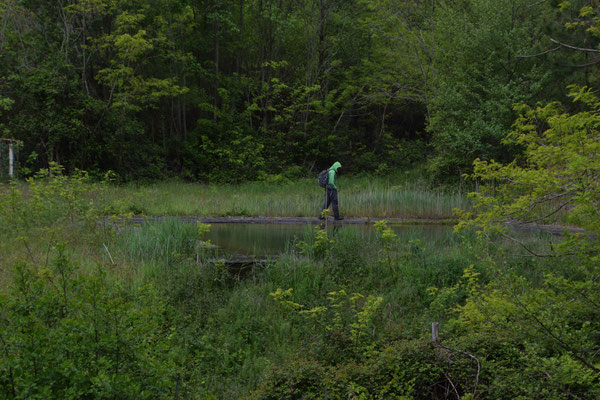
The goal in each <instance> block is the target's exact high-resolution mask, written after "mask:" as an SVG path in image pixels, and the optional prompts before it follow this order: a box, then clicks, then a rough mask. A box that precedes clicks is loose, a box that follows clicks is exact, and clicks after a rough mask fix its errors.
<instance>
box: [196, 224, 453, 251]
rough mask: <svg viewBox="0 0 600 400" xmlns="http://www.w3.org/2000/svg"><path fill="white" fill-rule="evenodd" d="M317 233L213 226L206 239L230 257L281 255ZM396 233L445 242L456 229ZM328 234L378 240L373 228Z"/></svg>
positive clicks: (410, 228)
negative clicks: (353, 235)
mask: <svg viewBox="0 0 600 400" xmlns="http://www.w3.org/2000/svg"><path fill="white" fill-rule="evenodd" d="M315 229H316V227H314V226H311V225H308V224H307V225H302V224H298V225H284V224H211V227H210V231H209V233H208V234H207V235H206V236H205V239H207V240H210V241H211V243H213V244H215V245H217V246H219V248H221V249H222V250H223V251H224V252H226V253H229V254H236V255H255V256H257V255H277V254H281V253H282V252H285V251H286V250H287V249H288V248H289V247H290V246H295V244H296V243H298V242H299V241H302V240H305V238H306V237H308V236H307V235H311V232H313V231H314V230H315ZM392 229H393V230H394V232H395V233H396V235H398V239H399V240H405V241H408V240H423V241H424V242H427V243H431V242H441V241H445V240H447V239H449V238H450V237H451V236H452V227H451V226H448V225H399V226H392ZM328 231H329V236H330V237H335V235H339V234H345V233H356V234H357V235H359V236H360V237H361V238H363V239H364V240H365V241H371V240H375V235H376V232H375V228H374V227H373V225H336V226H334V227H332V226H330V227H329V228H328ZM352 231H354V232H352Z"/></svg>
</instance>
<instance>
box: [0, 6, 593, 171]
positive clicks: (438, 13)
mask: <svg viewBox="0 0 600 400" xmlns="http://www.w3.org/2000/svg"><path fill="white" fill-rule="evenodd" d="M597 13H598V5H597V4H596V2H590V1H588V0H577V1H571V2H566V1H564V2H563V1H558V0H553V1H541V2H528V1H524V0H464V1H440V0H426V1H402V2H396V1H390V0H351V1H349V0H344V1H339V0H320V1H316V0H310V1H303V2H296V1H282V0H237V1H232V2H225V1H222V0H168V1H165V0H160V1H158V0H153V1H139V0H65V1H56V2H48V1H39V0H30V1H29V0H28V1H15V0H2V1H0V28H1V29H0V116H1V118H2V121H1V122H0V132H2V133H1V135H2V136H10V137H14V138H16V139H20V140H23V142H24V147H23V149H22V151H21V155H20V161H21V164H22V167H23V172H25V173H26V174H27V173H30V172H32V171H36V170H37V169H38V168H40V167H47V166H48V165H49V163H50V162H58V163H60V164H62V165H64V166H65V167H66V168H67V170H68V171H73V170H74V169H76V168H79V169H85V170H87V171H90V173H91V174H92V175H98V176H99V175H101V174H102V173H104V172H105V171H107V170H109V169H110V170H113V171H115V172H116V173H117V174H118V176H119V177H120V178H121V179H127V180H129V179H134V178H144V177H147V178H161V177H164V176H174V175H175V176H180V177H183V178H185V179H200V180H202V181H213V182H223V181H227V182H237V181H246V180H263V179H265V178H268V177H269V176H270V175H272V174H277V173H286V174H288V175H290V176H295V177H298V176H302V175H306V174H307V173H308V172H309V171H312V172H313V173H314V171H316V170H318V169H320V168H322V167H327V166H329V165H330V164H331V162H332V159H337V160H339V161H341V162H342V164H343V165H344V167H345V168H344V170H345V171H369V172H380V173H381V172H383V173H385V172H387V171H388V170H390V169H396V168H402V167H406V166H408V165H412V164H414V163H417V162H418V163H423V162H424V161H425V160H426V159H427V160H429V161H428V165H429V171H430V172H431V173H432V174H433V175H434V176H437V177H440V178H451V179H457V178H458V177H459V176H460V174H461V173H464V172H469V171H470V169H471V163H472V161H473V159H475V158H476V157H479V158H482V159H486V160H490V159H492V158H494V159H496V160H502V161H507V160H510V159H511V158H512V157H513V156H514V155H516V154H518V151H519V148H518V147H516V148H515V147H513V146H507V145H505V144H502V138H503V137H504V136H505V135H506V134H507V132H508V131H509V130H510V126H511V124H512V122H513V120H514V118H515V116H516V115H515V113H514V111H513V110H512V104H513V103H515V102H525V103H530V104H531V103H534V102H537V101H554V100H563V98H564V95H563V92H564V88H565V87H566V86H567V85H568V84H571V83H579V84H586V85H592V86H595V85H597V79H596V76H595V74H594V68H595V64H596V60H595V59H594V58H593V57H592V56H593V55H594V54H597V53H598V31H599V30H598V27H597V26H596V25H597V23H598V17H597V15H598V14H597Z"/></svg>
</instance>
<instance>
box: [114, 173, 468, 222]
mask: <svg viewBox="0 0 600 400" xmlns="http://www.w3.org/2000/svg"><path fill="white" fill-rule="evenodd" d="M324 200H325V192H324V190H323V189H322V188H320V187H319V186H317V183H316V181H315V180H314V179H301V180H298V181H295V182H287V183H278V184H269V183H265V182H254V183H245V184H240V185H207V184H190V183H183V182H178V181H169V182H161V183H156V184H149V185H145V186H141V185H134V184H131V185H125V186H114V187H111V188H109V189H108V190H107V191H106V193H105V195H104V199H103V202H104V204H105V209H106V210H107V212H127V211H129V212H133V213H134V214H147V215H195V216H267V217H295V216H298V217H313V216H315V217H316V216H318V214H319V212H320V209H321V206H322V204H323V201H324ZM339 204H340V211H341V213H342V214H344V215H346V216H355V217H373V218H377V217H381V218H384V217H387V218H434V219H439V218H451V217H452V216H453V210H454V209H455V208H463V209H469V208H470V205H469V201H468V200H467V198H466V196H465V193H462V192H460V191H459V190H458V189H448V188H441V187H432V186H430V185H427V184H425V183H422V182H411V181H407V180H405V178H402V177H400V178H396V179H391V178H390V179H384V178H368V177H340V178H339Z"/></svg>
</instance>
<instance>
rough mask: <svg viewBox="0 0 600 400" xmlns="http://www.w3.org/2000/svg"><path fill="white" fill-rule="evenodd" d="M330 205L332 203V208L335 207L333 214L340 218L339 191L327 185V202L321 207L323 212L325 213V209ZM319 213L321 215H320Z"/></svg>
mask: <svg viewBox="0 0 600 400" xmlns="http://www.w3.org/2000/svg"><path fill="white" fill-rule="evenodd" d="M329 205H331V208H332V209H333V216H334V217H335V218H339V217H340V210H339V208H338V193H337V190H336V189H334V188H332V187H329V186H327V188H326V189H325V203H323V208H321V214H320V215H323V210H324V209H326V208H329ZM320 215H319V216H320Z"/></svg>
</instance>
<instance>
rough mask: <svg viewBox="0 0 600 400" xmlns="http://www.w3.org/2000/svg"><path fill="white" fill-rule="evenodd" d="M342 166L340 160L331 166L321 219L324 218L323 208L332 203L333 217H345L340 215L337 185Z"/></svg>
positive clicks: (338, 218)
mask: <svg viewBox="0 0 600 400" xmlns="http://www.w3.org/2000/svg"><path fill="white" fill-rule="evenodd" d="M340 168H342V164H340V163H339V162H338V161H336V162H334V163H333V165H332V166H331V168H329V173H328V181H327V186H326V187H325V203H323V208H321V214H320V215H319V218H321V219H323V210H325V209H326V208H329V206H330V205H331V208H332V209H333V217H334V218H335V219H336V220H340V219H344V217H340V210H339V206H338V188H337V185H336V176H337V174H338V170H339V169H340Z"/></svg>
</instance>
